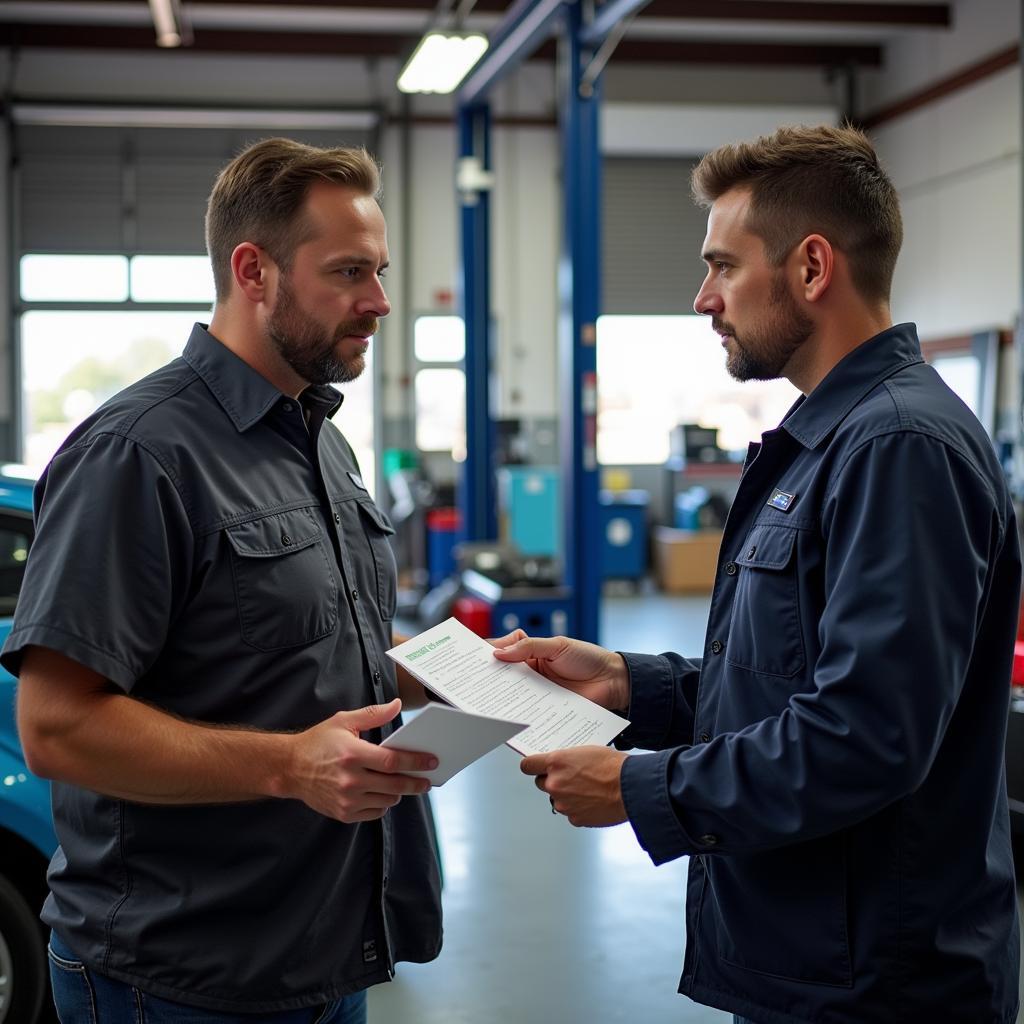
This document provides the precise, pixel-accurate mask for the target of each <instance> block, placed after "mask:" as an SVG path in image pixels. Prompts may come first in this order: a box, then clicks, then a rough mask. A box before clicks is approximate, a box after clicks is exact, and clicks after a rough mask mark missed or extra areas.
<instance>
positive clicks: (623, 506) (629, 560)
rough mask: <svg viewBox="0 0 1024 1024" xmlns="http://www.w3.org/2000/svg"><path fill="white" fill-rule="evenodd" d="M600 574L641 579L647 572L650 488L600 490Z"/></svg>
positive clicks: (610, 576)
mask: <svg viewBox="0 0 1024 1024" xmlns="http://www.w3.org/2000/svg"><path fill="white" fill-rule="evenodd" d="M599 501H600V505H601V510H600V523H601V576H602V578H603V579H606V580H607V579H620V580H635V581H639V580H642V579H643V578H644V576H646V575H647V507H648V505H649V504H650V495H649V494H648V493H647V491H640V490H629V491H601V494H600V498H599Z"/></svg>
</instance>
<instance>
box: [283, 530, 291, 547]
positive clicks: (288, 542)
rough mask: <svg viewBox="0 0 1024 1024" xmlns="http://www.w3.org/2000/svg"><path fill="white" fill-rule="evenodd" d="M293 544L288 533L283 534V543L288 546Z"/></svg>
mask: <svg viewBox="0 0 1024 1024" xmlns="http://www.w3.org/2000/svg"><path fill="white" fill-rule="evenodd" d="M291 542H292V539H291V537H289V536H288V534H287V533H282V534H281V543H282V544H284V545H286V546H287V545H288V544H291Z"/></svg>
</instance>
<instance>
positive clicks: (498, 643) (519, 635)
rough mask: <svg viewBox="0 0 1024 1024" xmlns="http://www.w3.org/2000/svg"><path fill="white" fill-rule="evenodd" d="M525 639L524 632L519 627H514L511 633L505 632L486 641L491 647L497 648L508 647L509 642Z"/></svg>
mask: <svg viewBox="0 0 1024 1024" xmlns="http://www.w3.org/2000/svg"><path fill="white" fill-rule="evenodd" d="M525 639H526V633H524V632H523V631H522V630H521V629H514V630H512V632H511V633H506V634H505V635H504V636H499V637H496V638H495V637H492V638H491V639H490V640H488V641H487V642H488V643H489V644H490V645H491V646H492V647H497V648H498V649H499V650H500V649H501V648H503V647H508V646H510V645H511V644H514V643H517V642H518V641H520V640H525Z"/></svg>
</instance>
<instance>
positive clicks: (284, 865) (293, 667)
mask: <svg viewBox="0 0 1024 1024" xmlns="http://www.w3.org/2000/svg"><path fill="white" fill-rule="evenodd" d="M339 404H340V401H339V397H338V395H337V392H335V391H334V390H333V389H332V388H329V387H322V388H310V389H308V390H307V391H306V392H305V393H304V394H303V400H302V403H301V405H300V403H298V402H296V401H295V399H293V398H290V397H288V396H286V395H283V394H282V393H281V392H279V391H278V390H277V389H276V388H274V387H273V385H271V384H270V383H269V382H268V381H267V380H266V379H265V378H263V377H262V376H261V375H260V374H258V373H257V372H256V371H254V370H253V369H252V368H251V367H249V366H248V365H247V364H246V363H245V362H243V361H242V360H241V359H239V358H238V357H237V356H235V355H234V354H233V353H232V352H231V351H230V350H228V349H227V348H226V347H225V346H223V345H222V344H221V343H220V342H219V341H217V340H216V339H215V338H214V337H213V336H212V335H210V334H209V333H208V332H207V331H206V330H205V329H204V327H203V326H202V325H198V324H197V325H196V327H195V329H194V330H193V332H192V336H191V338H190V340H189V343H188V346H187V347H186V349H185V352H184V354H183V356H182V357H181V358H180V359H175V360H174V361H173V362H171V363H169V364H168V365H167V366H165V367H163V368H162V369H160V370H158V371H156V372H155V373H153V374H151V375H150V376H148V377H146V378H145V379H144V380H142V381H140V382H139V383H137V384H135V385H133V386H132V387H130V388H128V389H127V390H125V391H123V392H121V393H120V394H119V395H116V396H115V397H114V398H112V399H111V400H110V401H109V402H107V403H106V404H105V405H104V406H103V407H102V408H101V409H99V410H98V411H97V412H96V413H95V414H94V415H93V416H91V417H90V418H89V419H88V420H87V421H86V422H85V423H84V424H83V425H82V426H81V427H80V428H79V429H78V430H76V431H75V432H74V433H73V434H72V435H71V436H70V437H69V438H68V440H67V441H66V442H65V443H64V445H63V446H62V447H61V449H60V450H59V452H58V453H57V455H56V456H55V457H54V459H53V461H52V462H51V464H50V466H49V467H48V468H47V470H46V472H45V473H44V474H43V476H42V478H41V479H40V481H39V484H38V486H37V489H36V494H35V515H36V528H37V533H36V540H35V543H34V545H33V548H32V552H31V555H30V557H29V561H28V567H27V571H26V576H25V582H24V587H23V589H22V592H21V596H20V599H19V604H18V609H17V614H16V616H15V621H14V628H13V630H12V631H11V635H10V637H9V638H8V640H7V643H6V645H5V646H4V649H3V654H2V657H0V660H2V662H3V664H4V666H5V667H6V668H8V669H9V670H10V671H12V672H14V673H15V674H16V673H17V671H18V669H19V667H20V663H21V657H22V654H23V652H24V650H25V648H26V647H28V646H31V645H39V646H43V647H48V648H51V649H53V650H56V651H59V652H61V653H62V654H65V655H66V656H68V657H70V658H72V659H74V660H75V661H77V662H80V663H81V664H83V665H85V666H87V667H89V668H91V669H93V670H95V671H97V672H100V673H102V674H103V675H104V676H106V677H107V678H109V679H110V680H111V681H112V682H113V683H115V684H116V685H117V686H118V687H120V688H121V689H123V690H124V691H125V692H128V693H131V694H132V695H133V696H134V697H138V698H139V699H142V700H145V701H147V702H150V703H152V704H155V705H158V706H159V707H161V708H165V709H167V710H168V711H170V712H172V713H174V714H175V715H179V716H181V717H184V718H188V719H195V720H199V721H202V722H209V723H218V724H241V725H246V726H251V727H255V728H259V729H268V730H298V729H303V728H306V727H308V726H311V725H313V724H315V723H317V722H320V721H323V720H324V719H325V718H327V717H329V716H330V715H332V714H333V713H334V712H336V711H342V710H350V709H354V708H359V707H362V706H364V705H367V704H372V703H378V702H384V701H388V700H390V699H391V698H393V697H394V696H396V695H397V687H396V682H395V677H394V673H393V669H392V667H391V663H390V661H389V659H388V658H387V657H386V656H385V653H384V652H385V650H386V649H387V648H388V647H389V646H390V644H391V621H390V620H391V618H392V616H393V614H394V609H395V599H396V592H395V565H394V558H393V556H392V553H391V549H390V546H389V542H388V534H389V533H391V532H393V531H392V529H391V526H390V524H389V523H388V521H387V518H386V517H385V516H384V515H383V513H382V512H381V511H380V510H379V509H378V508H377V507H376V505H375V504H374V503H373V501H372V499H371V498H370V495H369V494H368V493H367V490H366V488H365V486H364V485H363V482H362V480H361V479H360V476H359V469H358V466H357V465H356V461H355V458H354V456H353V454H352V450H351V448H350V447H349V445H348V443H347V442H346V441H345V440H344V438H343V437H342V435H341V433H340V432H339V431H338V430H337V429H336V428H335V427H334V426H333V425H332V424H331V423H329V422H326V419H327V418H328V417H329V416H332V415H333V414H334V413H335V411H336V410H337V408H338V405H339ZM307 421H308V422H307ZM397 724H398V723H395V727H397ZM390 730H391V727H385V730H384V732H385V733H386V732H389V731H390ZM374 738H376V737H374ZM53 804H54V821H55V826H56V829H57V836H58V839H59V841H60V848H59V849H58V851H57V853H56V854H55V856H54V859H53V862H52V864H51V866H50V875H49V881H50V889H51V895H50V897H49V899H48V900H47V902H46V905H45V907H44V910H43V919H44V921H45V922H46V923H47V924H49V925H51V926H52V927H54V928H55V929H56V930H57V931H59V932H60V933H61V935H62V936H63V937H64V939H65V941H66V942H67V943H68V944H69V945H70V946H71V948H72V949H73V950H75V952H76V953H77V954H78V955H79V956H81V957H82V958H83V960H84V961H85V962H86V963H87V964H89V965H90V966H91V967H93V968H94V969H96V970H97V971H100V972H103V973H105V974H107V975H109V976H111V977H114V978H117V979H119V980H122V981H125V982H128V983H130V984H133V985H136V986H137V987H139V988H140V989H142V990H143V991H146V992H150V993H152V994H154V995H157V996H160V997H163V998H166V999H172V1000H177V1001H179V1002H184V1003H188V1004H192V1005H196V1006H203V1007H207V1008H209V1009H213V1010H225V1011H242V1012H254V1013H255V1012H264V1011H273V1010H280V1009H291V1008H297V1007H301V1006H307V1005H315V1004H317V1003H321V1002H325V1001H328V1000H331V999H334V998H338V997H340V996H342V995H344V994H346V993H348V992H352V991H355V990H358V989H362V988H365V987H367V986H369V985H371V984H373V983H375V982H378V981H381V980H385V979H387V978H388V977H389V976H390V973H391V970H392V967H393V964H394V962H395V961H397V960H412V961H425V960H429V959H432V958H433V957H435V956H436V955H437V953H438V951H439V949H440V945H441V912H440V897H439V890H440V885H439V879H438V870H437V863H436V857H435V853H434V838H433V825H432V821H431V818H430V809H429V804H428V802H427V801H426V799H425V798H419V797H405V798H404V799H403V800H402V801H401V802H400V803H399V804H398V805H397V807H395V808H394V809H392V810H391V811H390V812H389V813H388V814H387V815H386V816H385V818H384V819H383V820H382V821H375V822H367V823H361V824H354V825H346V824H342V823H340V822H337V821H333V820H331V819H328V818H325V817H323V816H321V815H319V814H317V813H315V812H314V811H312V810H311V809H310V808H308V807H307V806H306V805H305V804H302V803H301V802H299V801H295V800H275V799H267V800H260V801H254V802H249V803H237V804H217V805H206V806H166V805H164V806H154V805H144V804H138V803H132V802H129V801H125V800H117V799H112V798H109V797H105V796H102V795H99V794H97V793H93V792H91V791H88V790H84V789H81V788H78V787H75V786H69V785H65V784H60V783H55V784H54V786H53Z"/></svg>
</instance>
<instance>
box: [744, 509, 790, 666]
mask: <svg viewBox="0 0 1024 1024" xmlns="http://www.w3.org/2000/svg"><path fill="white" fill-rule="evenodd" d="M798 533H799V531H798V530H794V529H792V528H791V527H785V526H771V525H762V526H755V527H754V528H753V529H752V530H751V531H750V534H749V536H748V537H747V539H746V540H745V541H744V543H743V547H742V548H741V551H740V556H739V557H738V558H737V559H736V564H737V565H738V566H740V577H739V579H738V580H737V581H736V595H735V598H734V600H733V608H732V621H731V623H730V626H729V640H728V644H727V646H726V657H727V659H728V662H729V664H730V665H732V666H734V667H736V668H742V669H747V670H749V671H751V672H760V673H764V674H765V675H772V676H782V677H784V678H789V677H790V676H795V675H796V674H797V673H798V672H800V671H802V670H803V667H804V643H803V636H802V635H801V632H800V603H799V596H798V594H799V591H798V582H799V581H798V579H797V565H796V557H795V551H796V538H797V534H798Z"/></svg>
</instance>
